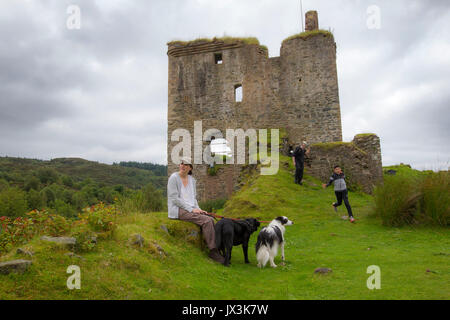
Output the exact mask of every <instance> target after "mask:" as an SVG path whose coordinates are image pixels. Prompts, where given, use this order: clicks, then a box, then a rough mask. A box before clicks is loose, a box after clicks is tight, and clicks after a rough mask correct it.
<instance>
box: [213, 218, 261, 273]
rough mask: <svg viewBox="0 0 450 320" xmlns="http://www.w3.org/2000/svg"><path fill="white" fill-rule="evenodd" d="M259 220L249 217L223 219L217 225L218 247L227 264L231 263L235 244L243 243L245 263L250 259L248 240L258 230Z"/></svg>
mask: <svg viewBox="0 0 450 320" xmlns="http://www.w3.org/2000/svg"><path fill="white" fill-rule="evenodd" d="M258 227H259V222H258V221H257V220H256V219H253V218H249V219H245V220H231V219H226V218H224V219H222V220H220V221H219V222H217V223H216V225H215V227H214V228H215V231H216V247H217V249H218V250H219V252H220V253H221V254H222V255H223V256H224V257H225V262H224V263H223V264H224V265H225V266H228V265H229V264H230V260H231V250H232V249H233V246H238V245H240V244H242V250H243V251H244V259H245V263H249V261H248V240H249V239H250V236H251V234H252V233H253V232H255V231H256V230H258Z"/></svg>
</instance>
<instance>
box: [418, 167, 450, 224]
mask: <svg viewBox="0 0 450 320" xmlns="http://www.w3.org/2000/svg"><path fill="white" fill-rule="evenodd" d="M421 189H422V198H421V201H420V203H419V207H420V211H421V213H422V214H423V216H422V218H423V219H424V220H425V221H426V222H431V223H435V224H438V225H441V226H448V225H450V177H449V173H448V171H447V172H438V173H431V174H430V175H428V176H427V177H425V178H424V179H423V182H422V185H421Z"/></svg>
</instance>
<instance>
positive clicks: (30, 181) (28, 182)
mask: <svg viewBox="0 0 450 320" xmlns="http://www.w3.org/2000/svg"><path fill="white" fill-rule="evenodd" d="M39 184H40V181H39V179H38V178H37V177H35V176H30V177H28V178H26V179H25V183H24V186H23V188H24V190H25V191H30V190H35V191H39Z"/></svg>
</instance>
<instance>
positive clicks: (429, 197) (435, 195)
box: [374, 172, 450, 227]
mask: <svg viewBox="0 0 450 320" xmlns="http://www.w3.org/2000/svg"><path fill="white" fill-rule="evenodd" d="M449 182H450V176H449V174H448V172H439V173H434V172H433V173H429V174H427V175H422V176H407V175H404V176H386V177H385V178H384V183H383V184H382V185H380V186H378V187H376V188H375V190H374V200H375V214H376V215H377V216H379V217H380V218H381V220H382V222H383V224H384V225H387V226H395V227H398V226H403V225H408V224H417V223H427V224H436V225H441V226H447V225H449V223H450V220H449V219H450V211H449V210H450V200H449V197H450V196H449V194H450V185H449Z"/></svg>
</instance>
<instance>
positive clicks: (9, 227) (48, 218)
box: [0, 210, 70, 253]
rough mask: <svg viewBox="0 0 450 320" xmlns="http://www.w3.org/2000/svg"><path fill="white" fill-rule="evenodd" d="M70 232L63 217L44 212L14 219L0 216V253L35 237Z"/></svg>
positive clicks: (68, 223) (31, 213) (36, 211)
mask: <svg viewBox="0 0 450 320" xmlns="http://www.w3.org/2000/svg"><path fill="white" fill-rule="evenodd" d="M69 230H70V222H69V221H68V220H66V219H65V218H64V217H62V216H60V215H56V214H50V213H49V212H48V211H46V210H42V211H39V210H33V211H31V212H29V213H27V216H26V217H17V218H15V219H13V218H9V217H5V216H0V253H3V252H7V251H9V250H10V249H11V248H12V247H13V246H15V245H18V244H24V243H27V242H28V241H30V240H31V239H32V238H33V237H34V236H35V235H41V234H46V235H50V236H61V235H64V234H66V233H67V232H68V231H69Z"/></svg>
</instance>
